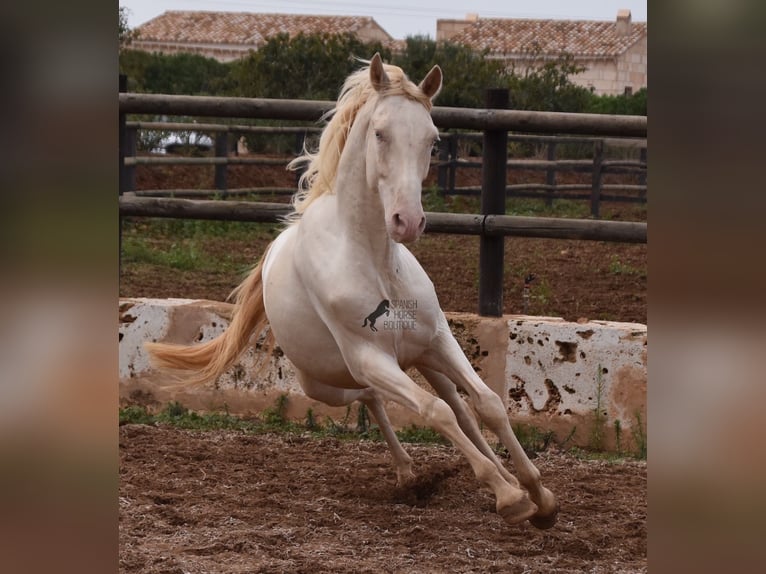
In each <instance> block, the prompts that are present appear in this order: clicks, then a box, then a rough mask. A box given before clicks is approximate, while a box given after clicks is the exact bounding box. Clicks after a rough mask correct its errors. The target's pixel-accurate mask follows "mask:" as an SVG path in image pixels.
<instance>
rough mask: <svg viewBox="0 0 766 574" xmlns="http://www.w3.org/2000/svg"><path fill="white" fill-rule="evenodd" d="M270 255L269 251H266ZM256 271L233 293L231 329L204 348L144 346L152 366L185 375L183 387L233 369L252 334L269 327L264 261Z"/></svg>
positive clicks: (269, 338) (269, 339) (268, 345)
mask: <svg viewBox="0 0 766 574" xmlns="http://www.w3.org/2000/svg"><path fill="white" fill-rule="evenodd" d="M267 252H268V249H267ZM265 258H266V254H265V253H264V256H263V257H261V261H260V262H259V263H258V265H256V266H255V268H253V270H252V271H251V272H250V274H249V275H248V276H247V278H245V280H244V281H243V282H242V283H241V284H240V285H239V286H238V287H237V288H236V289H234V291H233V292H232V294H231V296H230V298H233V299H234V300H235V305H234V312H233V314H232V319H231V323H230V324H229V327H228V328H227V329H226V330H225V331H224V332H223V333H221V334H220V335H219V336H218V337H216V338H215V339H213V340H211V341H208V342H207V343H203V344H201V345H174V344H170V343H144V348H145V349H146V350H147V351H148V352H149V358H150V361H151V363H152V365H153V366H154V367H156V368H158V369H160V370H167V371H175V372H176V374H179V372H183V375H184V376H183V379H182V380H180V381H179V383H180V384H182V385H183V386H196V385H203V384H205V383H208V382H210V381H213V380H215V379H217V378H218V377H219V376H220V375H221V374H222V373H223V372H224V371H226V369H228V368H229V367H230V366H232V365H233V364H234V363H235V362H236V360H237V359H238V358H239V356H240V355H241V354H242V352H243V351H244V350H245V349H246V348H247V347H248V344H249V343H250V340H251V337H252V336H253V334H255V335H256V336H257V335H260V334H261V333H262V332H263V330H264V329H265V328H266V326H267V325H268V318H267V317H266V310H265V308H264V304H263V280H262V271H263V261H264V259H265ZM266 336H267V340H266V342H265V344H264V348H265V349H266V351H267V352H268V350H269V349H270V348H271V346H272V343H273V342H274V339H273V335H272V334H271V330H269V331H268V333H267V335H266Z"/></svg>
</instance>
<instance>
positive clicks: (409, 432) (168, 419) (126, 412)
mask: <svg viewBox="0 0 766 574" xmlns="http://www.w3.org/2000/svg"><path fill="white" fill-rule="evenodd" d="M287 400H288V399H287V395H281V396H280V397H278V398H277V400H276V401H275V403H274V405H273V406H271V407H268V408H267V409H265V410H264V411H263V412H262V413H261V415H260V416H259V417H255V418H251V419H243V418H240V417H236V416H234V415H231V414H229V413H228V412H226V411H224V412H213V413H195V412H193V411H190V410H189V409H187V408H186V407H184V406H183V405H182V404H180V403H178V402H171V403H169V404H167V405H166V406H165V408H164V409H163V410H162V411H160V412H158V413H155V414H152V413H150V412H149V411H148V410H147V409H146V408H145V407H142V406H129V407H125V408H121V409H120V411H119V420H120V425H124V424H142V425H161V426H169V427H173V428H180V429H186V430H197V431H213V430H231V431H240V432H244V433H251V434H264V433H283V434H292V435H308V436H311V437H313V438H327V437H332V438H336V439H341V440H371V441H375V442H383V440H384V439H383V435H382V434H381V432H380V429H379V428H378V426H377V425H376V424H372V422H371V419H370V417H369V413H368V411H367V409H366V407H364V405H360V407H359V408H358V409H357V411H356V414H357V416H356V422H355V424H352V414H353V409H352V407H351V406H349V407H347V409H346V414H345V416H344V417H343V418H342V419H340V420H339V421H337V422H336V421H334V420H333V419H332V418H331V417H324V421H321V420H320V419H319V418H318V417H317V416H316V415H315V413H314V412H313V410H312V409H308V410H307V411H306V416H305V418H304V419H303V421H301V422H299V421H291V420H288V419H287V417H286V409H287ZM636 422H637V425H636V426H634V428H633V429H632V433H633V440H634V443H635V445H636V450H635V451H633V452H624V451H622V450H621V449H618V451H617V452H606V451H603V450H594V449H593V448H592V446H593V445H589V447H588V448H580V447H576V446H568V443H569V441H570V440H571V439H572V437H573V436H574V432H575V430H576V429H575V428H573V429H572V432H570V433H569V435H568V436H567V437H566V438H565V439H564V440H563V441H557V440H556V437H555V434H554V433H553V431H550V430H543V429H541V428H539V427H536V426H533V425H524V424H517V425H514V426H513V431H514V434H515V435H516V437H517V438H518V439H519V442H520V443H521V446H522V447H523V448H524V450H525V452H527V453H528V454H529V455H530V456H532V455H533V454H534V453H538V452H544V451H546V450H548V449H549V448H550V447H552V446H555V447H556V448H558V449H561V450H566V451H567V452H569V453H571V454H573V455H574V456H576V457H577V458H581V459H584V460H604V461H611V462H619V461H624V460H628V459H638V460H646V434H645V431H644V427H643V425H642V421H641V415H640V414H638V413H637V414H636ZM615 428H618V427H617V426H616V427H615ZM396 436H397V437H398V438H399V440H400V441H401V442H403V443H410V444H438V445H448V444H450V443H449V441H448V440H447V439H445V438H444V437H443V436H442V435H440V434H439V433H438V432H436V431H435V430H433V429H432V428H430V427H422V426H417V425H410V426H407V427H404V428H402V429H400V430H398V431H396ZM494 450H495V452H498V453H503V452H505V448H504V447H503V446H502V445H501V444H496V445H495V446H494Z"/></svg>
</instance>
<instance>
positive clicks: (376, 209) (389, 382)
mask: <svg viewBox="0 0 766 574" xmlns="http://www.w3.org/2000/svg"><path fill="white" fill-rule="evenodd" d="M441 85H442V72H441V69H440V68H439V67H438V66H434V68H433V69H431V71H430V72H429V73H428V75H427V76H426V77H425V78H424V79H423V81H422V82H421V83H420V84H419V85H415V84H414V83H412V82H411V81H410V80H409V79H408V78H407V76H405V75H404V73H403V72H402V70H401V69H400V68H398V67H395V66H391V65H385V64H383V63H382V61H381V59H380V56H379V55H378V54H375V56H374V57H373V58H372V60H370V62H369V66H368V67H365V68H364V69H362V70H360V71H358V72H356V73H354V74H352V75H351V76H349V77H348V78H347V80H346V82H345V84H344V86H343V89H342V90H341V93H340V97H339V99H338V102H337V106H336V108H335V109H334V110H333V112H332V113H331V117H332V119H331V120H330V122H329V123H328V124H327V126H326V127H325V129H324V130H323V132H322V136H321V138H320V143H319V150H318V152H317V153H316V154H310V153H306V155H304V156H302V157H301V158H298V160H300V161H305V162H307V163H308V169H307V171H306V172H305V173H304V175H303V177H302V180H301V186H300V187H301V191H299V193H298V194H297V195H296V197H295V198H294V202H293V204H294V207H295V213H294V214H293V216H292V217H291V222H290V225H289V226H287V227H286V229H285V230H284V231H283V232H282V233H281V234H280V235H279V236H278V237H277V238H276V239H275V240H274V242H273V243H272V244H271V245H270V246H269V248H268V249H267V252H266V254H265V255H264V257H263V258H262V259H261V262H260V263H259V265H258V266H257V267H256V268H255V269H254V270H253V271H252V272H251V273H250V275H249V276H248V277H247V279H245V281H244V282H243V283H242V284H241V285H240V286H239V287H238V288H237V289H236V290H235V292H234V295H235V296H236V306H235V311H234V315H233V318H232V322H231V324H230V326H229V327H228V329H227V330H226V331H225V332H224V333H223V334H222V335H220V336H219V337H218V338H216V339H214V340H212V341H210V342H208V343H205V344H201V345H193V346H187V347H185V346H179V345H170V344H164V343H148V344H147V345H146V346H147V349H148V350H149V352H150V353H151V355H152V358H153V361H154V364H155V365H156V366H158V367H161V368H166V369H181V370H185V371H191V372H192V377H193V378H192V379H190V382H194V383H203V382H207V381H211V380H214V379H215V378H217V377H218V376H219V375H220V374H221V373H222V372H223V371H224V370H225V369H226V368H228V367H229V366H231V365H232V364H233V363H234V362H235V361H236V360H237V358H238V357H239V356H240V354H241V353H242V352H243V350H244V349H245V348H246V347H247V346H248V344H250V342H251V339H252V338H253V337H257V336H258V335H260V334H261V333H263V331H264V329H265V328H266V326H267V325H270V326H271V334H273V337H274V338H275V339H276V342H277V343H278V344H279V346H280V347H281V349H282V350H283V351H284V353H285V355H286V356H287V357H288V358H289V359H290V361H291V362H292V363H293V365H294V366H295V369H296V372H297V376H298V379H299V380H300V384H301V386H302V388H303V390H304V391H305V393H306V395H308V396H309V397H311V398H313V399H315V400H318V401H321V402H324V403H326V404H328V405H332V406H341V405H348V404H350V403H351V402H353V401H361V402H362V403H364V404H365V405H367V407H368V408H369V410H370V412H371V413H372V414H373V416H374V417H375V419H376V420H377V422H378V424H379V426H380V429H381V432H382V434H383V436H384V437H385V440H386V442H387V443H388V446H389V448H390V450H391V453H392V456H393V461H394V465H395V467H396V473H397V479H398V482H399V483H400V484H401V483H406V482H407V481H409V480H411V479H412V478H413V477H414V474H413V472H412V460H411V458H410V457H409V455H408V454H407V453H406V452H405V450H404V449H403V448H402V446H401V444H400V443H399V441H398V440H397V438H396V435H395V433H394V431H393V429H392V428H391V424H390V422H389V420H388V417H387V416H386V412H385V410H384V408H383V400H387V401H393V402H395V403H398V404H400V405H403V406H404V407H406V408H408V409H410V410H411V411H414V412H415V413H417V414H418V415H420V417H422V419H424V421H425V422H426V423H427V424H429V425H430V426H432V427H433V428H435V429H436V430H437V431H439V432H440V433H441V434H442V435H444V436H445V437H447V438H448V439H449V440H450V441H451V442H452V443H453V444H454V445H455V447H457V448H458V449H459V450H460V451H461V452H462V453H463V454H464V455H465V457H466V458H467V459H468V462H469V463H470V465H471V467H472V468H473V471H474V473H475V475H476V477H477V479H478V480H479V481H481V482H482V483H484V484H486V485H487V486H488V487H489V488H490V489H491V490H492V491H493V492H494V494H495V497H496V508H497V512H498V513H499V514H500V515H501V516H502V517H503V519H505V520H506V521H507V522H508V523H510V524H516V523H520V522H523V521H524V520H527V519H529V521H530V522H531V523H532V524H533V525H535V526H536V527H538V528H550V527H551V526H553V525H554V523H555V522H556V515H557V513H558V504H557V502H556V498H555V496H554V495H553V493H551V492H550V491H549V490H548V489H547V488H545V487H543V486H542V483H541V481H540V472H539V471H538V470H537V468H535V466H534V465H533V464H532V463H531V462H530V461H529V459H528V458H527V456H526V454H525V453H524V450H523V449H522V447H521V445H520V444H519V442H518V440H517V438H516V436H515V435H514V433H513V430H512V429H511V425H510V423H509V421H508V416H507V413H506V409H505V407H504V405H503V402H502V400H501V399H500V397H499V396H498V395H497V394H495V393H494V392H493V391H492V390H491V389H490V388H489V387H487V385H485V384H484V382H483V381H482V380H481V379H480V378H479V377H478V376H477V375H476V373H475V372H474V370H473V368H472V367H471V364H470V363H469V361H468V359H467V358H466V357H465V355H464V354H463V352H462V349H461V348H460V346H459V344H458V343H457V341H456V340H455V338H454V337H453V335H452V333H451V332H450V328H449V326H448V324H447V320H446V318H445V316H444V313H443V312H442V310H441V308H440V306H439V302H438V300H437V297H436V292H435V291H434V287H433V284H432V283H431V281H430V279H429V278H428V276H427V275H426V273H425V271H424V270H423V268H422V267H421V266H420V264H419V263H418V261H417V260H416V259H415V257H414V256H413V255H412V254H411V252H410V251H409V250H408V249H407V248H406V247H404V246H403V245H402V243H404V242H410V241H414V240H416V239H417V238H418V237H419V236H420V234H421V233H422V231H423V229H424V227H425V215H424V213H423V207H422V205H421V198H420V195H421V185H422V181H423V180H424V179H425V177H426V175H427V173H428V168H429V160H430V155H431V149H432V147H433V145H434V142H435V141H436V140H437V139H438V132H437V129H436V127H435V126H434V124H433V122H432V120H431V116H430V113H429V112H430V109H431V100H432V99H433V98H434V97H435V96H436V94H437V93H438V92H439V90H440V89H441ZM296 161H297V160H296ZM397 310H398V311H400V312H399V313H398V316H399V317H405V318H407V320H406V321H394V320H392V318H391V317H390V316H387V317H380V315H381V314H383V313H385V312H386V311H397ZM394 315H397V313H394ZM371 318H372V325H371V326H374V319H375V318H378V319H380V322H379V323H378V325H377V327H374V328H372V329H371V328H370V326H366V324H367V322H368V321H369V320H370V319H371ZM409 367H415V368H417V370H418V371H420V372H421V373H422V374H423V376H424V377H425V378H426V380H427V381H428V382H429V384H430V385H432V387H433V388H434V390H435V391H436V393H437V394H438V397H437V396H434V395H433V394H432V393H429V392H428V391H426V390H424V389H422V388H421V387H419V386H418V385H417V384H416V383H415V382H414V381H413V380H412V379H411V378H410V377H409V376H408V375H407V374H406V373H405V370H406V369H407V368H409ZM458 387H459V388H461V389H463V390H464V391H466V392H467V393H468V395H469V397H470V399H471V401H472V403H473V405H474V407H475V409H476V411H477V412H478V414H479V416H480V417H481V420H482V421H484V423H485V424H486V425H487V427H488V428H489V429H490V430H492V432H494V433H495V434H496V435H497V436H498V438H499V439H500V441H501V442H502V444H503V445H504V446H505V447H506V448H507V449H508V451H509V452H510V454H511V457H512V458H513V462H514V465H515V467H516V471H517V474H518V477H519V479H518V480H517V479H516V478H515V477H514V476H513V475H512V474H510V472H508V471H507V470H506V469H505V468H504V466H503V464H502V462H501V461H500V460H499V459H498V457H497V456H496V455H495V454H494V452H493V451H492V449H491V448H490V446H489V445H488V444H487V441H486V440H485V439H484V437H483V436H482V433H481V431H480V429H479V426H478V424H477V422H476V420H475V418H474V416H473V415H472V414H471V412H470V410H469V409H468V407H467V405H466V404H465V402H464V401H463V399H461V397H460V396H459V394H458V390H457V388H458Z"/></svg>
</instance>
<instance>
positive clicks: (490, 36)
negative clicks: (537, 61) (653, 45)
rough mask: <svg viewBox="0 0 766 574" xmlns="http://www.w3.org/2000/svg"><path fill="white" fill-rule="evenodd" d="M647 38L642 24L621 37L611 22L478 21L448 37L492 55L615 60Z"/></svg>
mask: <svg viewBox="0 0 766 574" xmlns="http://www.w3.org/2000/svg"><path fill="white" fill-rule="evenodd" d="M646 35H647V24H646V22H633V23H631V24H630V32H629V33H628V34H625V35H622V34H620V33H619V32H618V31H617V26H616V25H615V22H613V21H612V22H597V21H587V20H531V19H530V20H527V19H518V20H515V19H500V18H480V19H478V20H476V21H474V22H472V23H471V24H469V25H467V26H466V27H465V28H463V29H462V30H461V31H460V32H458V33H457V34H455V35H454V36H452V37H450V39H449V40H450V41H452V42H460V43H462V44H466V45H468V46H470V47H472V48H474V49H479V50H484V49H487V50H489V52H490V53H492V54H504V55H510V54H517V55H521V54H535V53H539V54H540V55H560V54H562V53H564V52H566V53H568V54H572V55H573V56H594V57H599V56H616V55H619V54H621V53H623V52H624V51H625V50H627V49H628V48H629V47H630V46H632V45H633V44H635V43H636V42H638V41H639V40H641V39H642V38H643V37H645V36H646Z"/></svg>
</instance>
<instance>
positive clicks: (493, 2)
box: [119, 0, 647, 39]
mask: <svg viewBox="0 0 766 574" xmlns="http://www.w3.org/2000/svg"><path fill="white" fill-rule="evenodd" d="M646 2H647V0H525V1H524V2H520V1H518V0H505V1H500V0H418V1H417V2H416V3H413V4H409V5H408V4H407V2H406V0H331V1H324V0H322V1H318V0H314V1H312V0H265V1H258V0H119V5H120V6H121V7H125V8H127V9H128V26H129V27H130V28H135V27H137V26H139V25H141V24H143V23H144V22H146V21H148V20H151V19H152V18H154V17H155V16H159V15H160V14H162V13H163V12H165V11H167V10H206V11H216V12H262V13H278V14H331V15H343V16H371V17H372V18H374V19H375V21H376V22H377V23H378V24H379V25H380V26H381V27H382V28H383V29H384V30H386V32H388V33H389V34H391V36H393V37H394V38H397V39H403V38H406V37H407V36H416V35H422V36H430V37H431V38H436V20H439V19H450V18H452V19H455V18H457V19H462V18H465V15H466V14H467V13H475V14H478V15H479V17H480V18H481V17H485V18H543V19H547V18H550V19H565V20H614V19H615V18H616V16H617V11H618V10H620V9H621V8H627V9H628V10H630V12H631V14H632V17H633V21H634V22H645V21H646V20H647V17H646Z"/></svg>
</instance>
